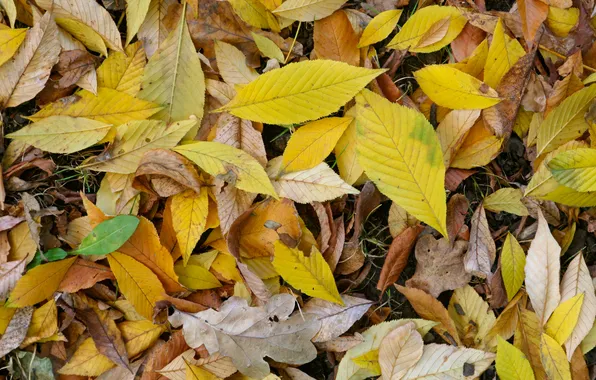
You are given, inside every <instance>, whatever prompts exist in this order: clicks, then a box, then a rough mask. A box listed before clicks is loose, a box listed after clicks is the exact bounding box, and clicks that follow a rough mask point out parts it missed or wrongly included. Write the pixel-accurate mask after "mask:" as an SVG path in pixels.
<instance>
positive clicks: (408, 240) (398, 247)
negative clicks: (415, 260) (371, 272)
mask: <svg viewBox="0 0 596 380" xmlns="http://www.w3.org/2000/svg"><path fill="white" fill-rule="evenodd" d="M423 229H424V227H422V226H421V225H417V226H414V227H408V228H406V229H405V231H403V232H402V233H400V234H399V235H398V236H396V237H395V239H393V241H392V242H391V245H390V246H389V251H388V252H387V256H386V257H385V262H384V263H383V268H382V269H381V274H380V277H379V281H378V282H377V289H378V290H380V291H381V294H382V293H385V290H386V289H387V288H388V287H389V286H390V285H391V284H393V283H394V282H396V281H397V279H398V278H399V275H400V274H401V272H402V271H403V270H404V268H405V267H406V264H407V263H408V257H410V251H412V248H413V247H414V244H415V243H416V238H417V237H418V235H419V234H420V232H422V230H423Z"/></svg>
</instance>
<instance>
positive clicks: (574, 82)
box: [544, 74, 584, 115]
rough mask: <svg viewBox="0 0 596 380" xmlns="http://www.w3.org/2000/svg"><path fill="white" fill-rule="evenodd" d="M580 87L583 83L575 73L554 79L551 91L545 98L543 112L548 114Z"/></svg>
mask: <svg viewBox="0 0 596 380" xmlns="http://www.w3.org/2000/svg"><path fill="white" fill-rule="evenodd" d="M582 88H584V84H583V83H582V81H581V79H579V78H578V77H577V75H575V74H571V75H568V76H566V77H565V78H563V79H561V80H558V81H556V82H555V84H554V86H553V92H552V93H551V94H550V95H549V97H548V98H547V99H546V110H545V111H544V114H545V115H548V113H549V112H550V111H552V110H553V109H554V108H555V107H556V106H558V105H559V104H560V103H561V102H562V101H563V100H565V99H567V98H568V97H569V96H571V95H572V94H574V93H575V92H577V91H579V90H581V89H582Z"/></svg>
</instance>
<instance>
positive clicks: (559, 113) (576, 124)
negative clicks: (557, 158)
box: [536, 86, 596, 156]
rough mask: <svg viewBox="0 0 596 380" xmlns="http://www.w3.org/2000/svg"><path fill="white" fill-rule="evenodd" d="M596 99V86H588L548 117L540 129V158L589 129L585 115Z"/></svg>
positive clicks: (537, 141)
mask: <svg viewBox="0 0 596 380" xmlns="http://www.w3.org/2000/svg"><path fill="white" fill-rule="evenodd" d="M594 97H596V86H588V87H586V88H584V89H582V90H579V91H577V92H576V93H574V94H573V95H571V96H569V97H568V98H567V99H565V100H563V101H562V102H561V104H559V105H558V106H557V107H556V108H555V109H554V110H552V111H551V112H550V113H549V114H548V115H547V116H546V119H544V122H542V125H541V126H540V128H539V129H538V136H537V140H536V145H537V148H538V151H537V154H538V156H541V155H543V154H545V153H548V152H552V151H553V150H555V149H557V148H558V147H560V146H561V145H563V144H565V143H566V142H568V141H571V140H575V139H576V138H578V137H580V136H581V135H582V134H583V133H584V132H585V131H586V129H588V123H587V122H586V120H585V119H584V114H585V113H586V110H587V109H588V107H589V106H590V104H592V100H593V99H594Z"/></svg>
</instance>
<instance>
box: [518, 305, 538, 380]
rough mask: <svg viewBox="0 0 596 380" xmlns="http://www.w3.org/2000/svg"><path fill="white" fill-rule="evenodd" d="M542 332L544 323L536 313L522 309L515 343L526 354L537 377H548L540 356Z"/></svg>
mask: <svg viewBox="0 0 596 380" xmlns="http://www.w3.org/2000/svg"><path fill="white" fill-rule="evenodd" d="M541 334H542V324H541V323H540V321H539V320H538V317H537V316H536V314H535V313H533V312H531V311H528V310H521V313H520V318H519V323H518V325H517V329H516V330H515V339H514V341H513V344H514V345H515V347H516V348H518V349H519V350H521V351H522V352H523V353H524V355H526V357H527V358H528V361H529V362H530V365H531V366H532V369H533V370H534V375H535V376H536V378H537V379H545V378H546V375H545V373H544V367H543V365H542V360H541V357H540V336H541Z"/></svg>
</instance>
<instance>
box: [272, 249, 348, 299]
mask: <svg viewBox="0 0 596 380" xmlns="http://www.w3.org/2000/svg"><path fill="white" fill-rule="evenodd" d="M273 245H274V247H275V255H274V257H273V266H274V267H275V270H276V271H277V273H279V274H280V275H281V276H282V278H283V279H284V280H285V281H287V282H288V284H290V285H292V286H293V287H295V288H296V289H300V290H301V291H302V292H303V293H304V294H306V295H309V296H311V297H317V298H321V299H324V300H325V301H330V302H335V303H337V304H340V305H343V303H344V302H343V301H342V299H341V297H340V296H339V292H338V291H337V286H336V285H335V279H334V278H333V273H332V272H331V268H329V265H327V263H326V262H325V259H324V258H323V255H321V252H319V250H317V249H316V247H314V246H313V247H312V250H311V252H310V256H309V257H305V256H304V252H302V251H301V250H299V249H297V248H289V247H288V246H286V245H285V244H284V243H282V242H281V240H277V241H275V243H273Z"/></svg>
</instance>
